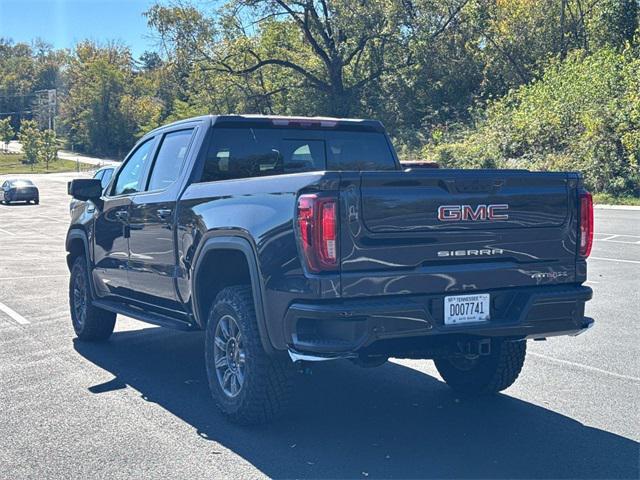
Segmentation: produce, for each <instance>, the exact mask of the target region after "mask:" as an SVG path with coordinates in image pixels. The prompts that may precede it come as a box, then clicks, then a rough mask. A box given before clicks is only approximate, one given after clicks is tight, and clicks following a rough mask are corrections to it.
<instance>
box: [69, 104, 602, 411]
mask: <svg viewBox="0 0 640 480" xmlns="http://www.w3.org/2000/svg"><path fill="white" fill-rule="evenodd" d="M69 193H70V194H71V195H72V196H73V197H74V198H76V199H77V200H82V201H83V202H84V204H83V207H82V208H77V209H75V210H74V213H73V218H72V221H71V226H70V229H69V234H68V237H67V252H68V257H67V260H68V265H69V268H70V270H71V273H72V280H71V287H70V303H71V313H72V320H73V325H74V329H75V331H76V334H77V335H78V337H79V338H80V339H83V340H105V339H107V338H108V337H109V335H111V333H112V331H113V328H114V325H115V318H116V315H117V314H124V315H127V316H131V317H133V318H137V319H140V320H143V321H147V322H150V323H154V324H157V325H162V326H166V327H171V328H177V329H182V330H193V329H201V330H204V331H205V344H206V347H205V351H206V359H205V361H206V366H207V372H208V378H209V384H210V388H211V392H212V394H213V396H214V398H215V399H216V401H217V403H218V405H219V407H220V408H221V410H222V411H223V412H224V413H225V414H226V415H227V416H228V417H229V418H230V419H232V420H234V421H238V422H241V423H254V422H260V421H265V420H267V419H269V418H271V417H273V416H275V415H276V414H277V413H279V412H281V411H282V410H284V400H285V399H286V397H287V392H288V391H289V390H290V389H291V385H292V378H293V376H294V375H293V373H295V371H296V366H297V365H299V364H300V362H307V363H308V362H316V361H326V360H339V359H347V360H350V361H353V362H355V363H358V364H361V365H365V366H374V365H379V364H382V363H384V362H385V361H386V360H387V359H388V358H389V357H402V358H431V359H434V361H435V362H436V366H437V367H438V369H439V370H440V372H441V373H442V375H443V377H444V379H445V381H447V383H448V384H449V385H451V386H452V387H453V388H454V389H456V390H458V391H460V392H462V393H465V394H488V393H495V392H497V391H500V390H503V389H505V388H507V387H508V386H509V385H511V384H512V383H513V382H514V381H515V379H516V378H517V376H518V374H519V373H520V369H521V367H522V364H523V362H524V358H525V353H526V341H527V340H528V339H543V338H546V337H549V336H553V335H577V334H579V333H582V332H584V331H585V330H586V329H588V328H589V327H591V326H592V324H593V320H592V319H590V318H587V317H585V316H584V305H585V302H586V301H588V300H589V299H590V298H591V295H592V292H591V289H590V288H589V287H587V286H584V285H583V283H584V282H585V281H586V258H587V257H588V255H589V252H590V246H591V239H592V234H593V212H592V204H591V196H590V195H589V194H588V192H586V191H585V190H584V187H583V183H582V177H581V176H580V174H578V173H572V172H529V171H526V170H450V169H440V168H411V167H407V166H402V165H401V164H400V163H399V161H398V158H397V155H396V153H395V150H394V149H393V146H392V143H391V140H390V139H389V137H388V135H387V134H386V132H385V130H384V127H383V126H382V124H381V123H380V122H377V121H374V120H355V119H334V118H297V117H270V116H251V115H228V116H205V117H197V118H194V119H188V120H185V121H181V122H176V123H174V124H171V125H168V126H165V127H161V128H159V129H156V130H154V131H152V132H150V133H148V134H147V135H145V136H144V137H143V138H142V139H141V140H140V141H139V142H138V143H137V145H136V146H135V147H134V148H133V149H132V151H131V153H130V154H129V155H128V156H127V158H126V159H125V160H124V162H123V164H122V166H121V167H120V168H119V169H118V170H117V172H116V174H115V175H114V177H113V179H112V180H111V183H110V184H109V185H108V186H107V188H106V189H103V188H102V186H101V185H99V181H96V180H93V179H81V180H74V181H73V182H71V183H70V184H69Z"/></svg>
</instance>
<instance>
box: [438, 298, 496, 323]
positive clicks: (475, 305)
mask: <svg viewBox="0 0 640 480" xmlns="http://www.w3.org/2000/svg"><path fill="white" fill-rule="evenodd" d="M489 298H490V296H489V294H488V293H481V294H477V295H455V296H451V297H444V324H445V325H459V324H461V323H472V322H486V321H487V320H489Z"/></svg>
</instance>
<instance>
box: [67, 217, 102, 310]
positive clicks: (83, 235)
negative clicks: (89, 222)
mask: <svg viewBox="0 0 640 480" xmlns="http://www.w3.org/2000/svg"><path fill="white" fill-rule="evenodd" d="M65 249H66V250H67V267H68V268H69V272H71V269H72V268H73V264H74V262H75V261H76V258H78V257H79V256H81V255H82V256H84V258H85V260H86V262H87V272H88V273H89V286H90V292H91V297H92V298H94V299H95V298H96V291H95V287H94V285H93V274H92V271H91V256H90V254H89V239H88V238H87V232H85V230H84V229H82V228H80V227H76V228H73V227H72V228H71V229H70V230H69V231H68V232H67V238H66V240H65Z"/></svg>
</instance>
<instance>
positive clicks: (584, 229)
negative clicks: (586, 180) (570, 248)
mask: <svg viewBox="0 0 640 480" xmlns="http://www.w3.org/2000/svg"><path fill="white" fill-rule="evenodd" d="M591 245H593V199H592V198H591V194H590V193H589V192H584V193H581V194H580V248H579V250H578V251H579V253H580V256H582V257H585V258H586V257H588V256H589V255H590V254H591Z"/></svg>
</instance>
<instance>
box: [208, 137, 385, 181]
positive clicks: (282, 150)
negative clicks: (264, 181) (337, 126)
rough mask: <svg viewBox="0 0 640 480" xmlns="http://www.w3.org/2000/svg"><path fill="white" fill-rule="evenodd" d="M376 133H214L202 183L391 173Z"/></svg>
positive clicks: (381, 141) (382, 138) (381, 138)
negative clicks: (313, 173)
mask: <svg viewBox="0 0 640 480" xmlns="http://www.w3.org/2000/svg"><path fill="white" fill-rule="evenodd" d="M395 169H396V163H395V160H394V157H393V154H392V152H391V148H390V146H389V144H388V142H387V139H386V137H385V136H384V134H382V133H378V132H353V131H349V132H346V131H335V130H307V129H305V130H302V129H278V128H215V129H214V131H213V141H212V143H211V146H210V148H209V151H208V154H207V159H206V163H205V168H204V172H203V175H202V179H201V181H202V182H210V181H215V180H228V179H233V178H246V177H259V176H265V175H279V174H283V173H297V172H310V171H317V170H357V171H358V170H395Z"/></svg>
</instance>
